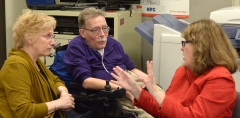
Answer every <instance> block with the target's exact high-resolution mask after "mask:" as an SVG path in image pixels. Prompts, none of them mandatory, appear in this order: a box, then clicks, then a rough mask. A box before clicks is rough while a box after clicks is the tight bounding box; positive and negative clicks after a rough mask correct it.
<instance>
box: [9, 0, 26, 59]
mask: <svg viewBox="0 0 240 118" xmlns="http://www.w3.org/2000/svg"><path fill="white" fill-rule="evenodd" d="M26 8H27V6H26V1H25V0H5V13H6V48H7V50H6V52H7V53H6V56H7V55H8V52H9V51H10V49H11V48H12V47H13V46H14V43H13V40H12V27H13V25H14V23H15V22H16V19H17V17H18V16H20V15H21V14H22V9H26Z"/></svg>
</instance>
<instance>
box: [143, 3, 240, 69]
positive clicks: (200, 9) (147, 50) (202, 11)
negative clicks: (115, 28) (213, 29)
mask: <svg viewBox="0 0 240 118" xmlns="http://www.w3.org/2000/svg"><path fill="white" fill-rule="evenodd" d="M239 1H240V0H234V2H235V3H236V4H237V3H238V4H239ZM232 2H233V1H232V0H190V18H188V19H184V20H185V21H187V22H189V23H191V22H194V21H197V20H200V19H203V18H209V17H210V12H212V11H215V10H217V9H221V8H224V7H230V6H232ZM150 20H152V17H143V18H142V21H143V22H144V21H150ZM180 48H181V47H179V50H180ZM169 49H170V48H169ZM152 52H153V47H152V45H151V44H149V43H148V42H147V41H146V40H145V39H142V60H143V71H145V72H146V61H147V60H152V57H153V55H152Z"/></svg>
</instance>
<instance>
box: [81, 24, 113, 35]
mask: <svg viewBox="0 0 240 118" xmlns="http://www.w3.org/2000/svg"><path fill="white" fill-rule="evenodd" d="M84 30H87V31H91V32H92V33H93V34H94V35H98V34H100V32H101V30H102V31H103V32H104V33H108V31H109V30H110V27H109V26H106V27H102V28H95V29H91V30H89V29H84Z"/></svg>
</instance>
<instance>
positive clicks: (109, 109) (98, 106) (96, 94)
mask: <svg viewBox="0 0 240 118" xmlns="http://www.w3.org/2000/svg"><path fill="white" fill-rule="evenodd" d="M67 46H68V45H63V46H59V47H57V48H55V50H56V52H55V55H54V57H55V58H54V63H53V64H52V65H51V66H50V68H49V69H50V71H52V72H53V73H54V74H55V75H56V76H58V77H59V78H60V79H61V80H63V81H64V82H65V84H66V86H67V88H68V90H69V92H70V93H71V94H72V95H73V97H74V99H75V109H74V111H76V112H77V113H79V114H86V113H88V114H90V116H91V117H90V118H137V113H135V112H131V111H124V110H123V109H122V105H121V104H120V102H119V101H117V100H116V98H123V97H125V94H126V90H124V89H117V90H114V91H112V90H111V86H110V85H109V81H106V85H105V89H104V90H100V91H98V90H87V89H85V88H83V87H82V85H79V84H77V83H75V82H73V81H72V80H73V79H71V76H70V75H69V73H68V72H67V69H66V67H65V65H64V62H63V56H64V53H65V51H66V49H67ZM88 116H89V115H88ZM88 118H89V117H88Z"/></svg>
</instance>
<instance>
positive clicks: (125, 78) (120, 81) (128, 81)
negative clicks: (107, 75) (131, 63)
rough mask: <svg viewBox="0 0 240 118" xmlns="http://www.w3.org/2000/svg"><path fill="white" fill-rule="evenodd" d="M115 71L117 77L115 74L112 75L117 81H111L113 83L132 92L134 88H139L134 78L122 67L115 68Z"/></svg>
mask: <svg viewBox="0 0 240 118" xmlns="http://www.w3.org/2000/svg"><path fill="white" fill-rule="evenodd" d="M113 70H114V72H115V73H116V74H117V75H116V74H114V73H111V75H112V76H113V77H114V78H115V79H116V80H117V81H113V80H111V82H112V83H114V84H117V85H119V86H121V87H123V88H124V89H126V90H127V91H130V90H132V87H135V86H137V84H136V82H135V80H134V79H133V77H132V76H131V75H130V74H128V73H127V72H125V71H124V70H122V69H121V68H120V67H118V66H117V67H115V68H113Z"/></svg>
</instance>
